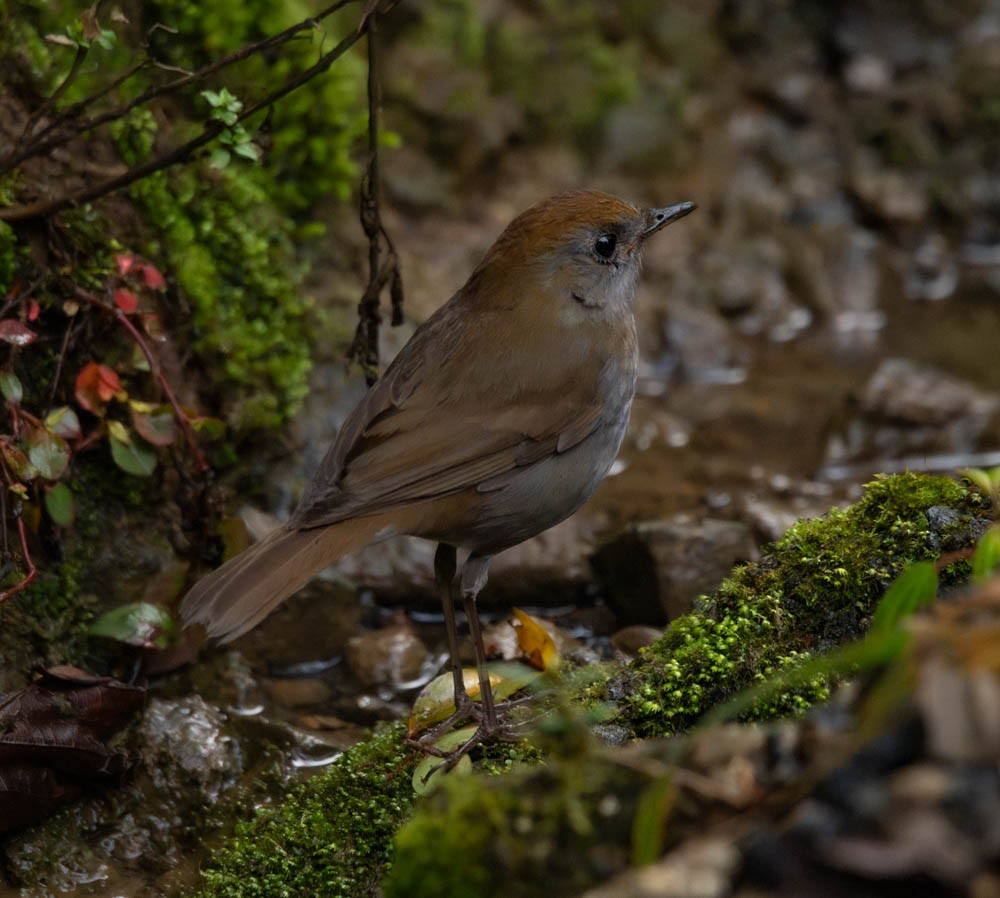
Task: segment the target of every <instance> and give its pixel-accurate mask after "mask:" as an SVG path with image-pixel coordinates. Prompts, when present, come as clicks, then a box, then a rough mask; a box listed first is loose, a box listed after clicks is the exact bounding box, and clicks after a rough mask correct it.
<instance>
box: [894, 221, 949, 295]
mask: <svg viewBox="0 0 1000 898" xmlns="http://www.w3.org/2000/svg"><path fill="white" fill-rule="evenodd" d="M957 286H958V262H957V261H956V259H955V253H954V252H952V250H951V247H950V246H949V245H948V241H947V240H946V239H945V237H944V236H943V235H942V234H938V233H930V234H925V235H924V238H923V239H922V240H921V241H920V243H919V244H918V245H917V248H916V249H915V250H914V251H913V252H912V253H910V254H909V255H908V256H907V259H906V273H905V277H904V279H903V290H904V292H905V293H906V298H907V299H926V300H939V299H947V298H948V297H949V296H951V295H952V294H953V293H954V292H955V288H956V287H957Z"/></svg>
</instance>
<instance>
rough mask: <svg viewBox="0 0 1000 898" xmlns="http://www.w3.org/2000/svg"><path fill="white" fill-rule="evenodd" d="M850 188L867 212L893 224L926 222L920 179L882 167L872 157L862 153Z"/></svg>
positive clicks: (925, 198)
mask: <svg viewBox="0 0 1000 898" xmlns="http://www.w3.org/2000/svg"><path fill="white" fill-rule="evenodd" d="M851 188H852V189H853V191H854V193H855V195H856V196H857V198H858V199H859V200H860V201H861V203H862V204H863V205H864V206H865V207H867V209H868V210H869V211H871V212H873V213H874V214H876V215H878V216H879V217H880V218H882V219H884V220H885V221H887V222H890V223H892V224H911V225H912V224H920V223H922V222H923V221H925V220H926V218H927V212H928V208H929V203H928V199H927V191H926V189H925V187H924V185H923V184H922V183H921V179H920V176H918V175H916V174H908V173H907V172H904V171H901V170H899V169H896V168H885V167H882V166H881V165H880V164H879V162H878V161H877V160H876V158H875V156H874V154H873V153H871V152H870V151H866V150H865V149H862V150H860V151H859V152H858V163H857V165H856V167H855V170H854V173H853V177H852V178H851Z"/></svg>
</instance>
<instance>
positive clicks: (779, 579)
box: [600, 474, 989, 736]
mask: <svg viewBox="0 0 1000 898" xmlns="http://www.w3.org/2000/svg"><path fill="white" fill-rule="evenodd" d="M988 520H989V518H988V502H987V501H986V499H985V498H984V497H983V496H982V495H981V494H979V493H976V492H970V490H969V489H968V488H967V487H966V486H963V485H962V484H960V483H956V482H955V481H954V480H951V479H949V478H946V477H928V476H923V475H918V474H900V475H896V476H892V477H881V478H879V479H877V480H875V481H874V482H873V483H871V484H869V485H868V487H867V489H866V491H865V494H864V496H863V497H862V498H861V500H860V501H858V502H857V503H856V504H855V505H852V506H851V507H849V508H847V509H843V510H839V509H838V510H834V511H831V512H830V513H829V514H828V515H827V516H826V517H823V518H818V519H813V520H803V521H799V522H798V523H797V524H795V525H794V526H793V527H792V528H791V529H789V531H788V532H787V533H786V534H785V535H784V536H783V537H782V538H781V539H780V540H778V542H777V543H775V544H774V545H773V546H772V547H771V549H770V551H769V552H767V553H766V554H765V556H764V557H763V558H762V559H761V560H760V561H759V562H757V563H755V564H751V565H747V566H745V567H743V568H739V569H738V570H736V571H735V572H734V573H733V575H732V576H731V577H729V578H728V579H727V580H725V581H724V582H723V583H722V585H721V586H720V587H719V589H718V591H717V592H715V593H714V594H712V595H710V596H706V597H704V598H703V599H702V600H701V601H700V602H699V604H698V607H697V608H696V610H695V611H694V612H692V613H691V614H688V615H685V616H684V617H681V618H678V619H677V620H676V621H674V622H673V624H672V625H671V626H670V628H669V629H668V630H667V632H666V633H665V634H664V635H663V637H662V638H661V639H660V640H658V641H657V642H656V643H655V644H653V645H652V646H650V647H649V648H647V649H645V650H644V651H643V653H642V657H641V658H640V659H639V660H637V661H636V662H634V663H633V664H632V665H631V666H630V667H629V668H627V669H626V670H625V671H624V672H623V673H622V674H621V675H619V676H618V677H616V678H614V679H613V680H611V681H610V682H609V683H608V684H606V685H605V686H603V687H602V689H601V690H600V697H601V698H610V699H612V700H614V701H616V702H617V704H618V707H619V709H620V715H619V722H620V723H623V724H625V725H626V726H628V727H629V729H630V730H631V731H632V732H634V733H635V734H637V735H643V736H649V735H658V734H665V733H672V732H677V731H679V730H683V729H685V728H687V727H688V726H690V725H691V724H692V723H693V722H694V721H695V720H697V719H698V718H699V717H700V716H701V715H702V714H703V713H705V711H707V710H709V709H711V708H712V707H714V706H716V705H718V704H719V703H721V702H723V701H725V700H726V699H727V698H730V697H731V696H733V695H734V694H735V693H737V692H739V691H740V690H741V689H744V688H746V687H747V686H750V685H752V684H753V683H755V682H759V681H761V680H764V679H766V678H767V677H768V676H770V675H772V674H774V673H776V672H778V671H781V670H783V669H785V668H788V667H790V666H793V665H795V664H796V663H798V662H799V661H800V660H801V658H802V657H803V656H804V655H805V654H807V653H811V652H816V651H821V650H823V649H826V648H829V647H831V646H834V645H838V644H842V643H844V642H849V641H851V640H853V639H855V638H857V637H859V636H860V635H862V634H863V633H864V632H865V631H866V630H867V627H868V623H869V620H870V615H871V613H872V610H873V608H874V606H875V604H876V603H877V601H878V599H879V598H880V597H881V595H882V594H883V593H884V592H885V590H886V588H887V587H888V585H889V584H890V583H891V582H892V580H893V579H895V577H896V576H897V575H898V574H899V573H900V571H902V570H903V568H904V567H906V565H908V564H910V563H911V562H913V561H918V560H921V559H929V558H937V557H938V556H940V555H942V554H943V553H946V552H950V551H954V550H956V549H961V548H964V547H967V546H970V545H972V544H973V543H974V542H975V540H976V539H977V538H978V536H979V535H980V534H981V533H982V532H983V530H984V529H985V528H986V526H987V525H988ZM967 576H968V565H967V564H966V563H965V562H960V563H957V564H954V565H951V566H949V567H947V568H946V569H945V570H944V572H943V574H942V583H944V584H945V585H947V584H949V583H955V582H957V581H959V580H962V579H964V578H965V577H967ZM828 695H829V683H828V682H826V681H825V680H823V679H818V680H816V681H815V682H814V683H812V684H810V685H809V686H808V687H805V688H800V689H797V690H795V691H793V692H789V693H785V694H782V695H780V696H778V697H777V698H776V699H774V700H773V701H771V702H769V703H768V704H767V705H766V706H762V707H759V708H756V709H754V711H753V712H751V716H753V717H774V716H780V715H783V714H788V713H793V712H796V711H800V710H802V709H803V708H805V707H808V706H809V705H811V704H814V703H815V702H818V701H823V700H825V699H826V698H827V697H828Z"/></svg>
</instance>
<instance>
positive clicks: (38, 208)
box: [0, 33, 359, 221]
mask: <svg viewBox="0 0 1000 898" xmlns="http://www.w3.org/2000/svg"><path fill="white" fill-rule="evenodd" d="M358 38H359V35H358V34H356V33H352V34H349V35H348V36H347V37H345V38H344V39H343V40H342V41H341V42H340V43H339V44H337V46H336V47H334V48H333V49H332V50H331V51H330V52H329V53H327V54H326V55H325V56H323V57H321V58H320V60H319V61H318V62H316V63H315V64H314V65H312V66H310V67H309V68H308V69H304V70H303V71H301V72H299V73H298V74H297V75H295V76H294V77H292V78H290V79H289V80H288V81H286V82H285V83H284V84H283V85H282V86H281V87H279V88H278V89H277V90H274V91H272V92H271V93H269V94H267V95H266V96H265V97H263V98H262V99H260V100H258V101H257V102H256V103H253V104H251V105H250V106H247V107H245V108H244V109H243V111H242V112H240V114H239V115H238V116H237V117H236V120H235V121H234V122H233V123H232V124H230V125H224V124H223V123H222V122H219V121H217V120H214V119H213V120H212V121H210V122H208V124H207V125H206V126H205V128H204V130H203V131H202V132H201V134H199V135H198V136H197V137H194V138H192V139H191V140H189V141H188V142H187V143H183V144H181V145H180V146H178V147H174V148H173V149H172V150H168V151H167V152H165V153H161V154H160V155H159V156H157V157H156V158H155V159H150V160H148V161H146V162H143V163H142V164H141V165H136V166H134V167H133V168H130V169H129V170H128V171H126V172H124V173H123V174H121V175H117V176H116V177H114V178H108V179H107V180H106V181H101V182H100V183H99V184H94V185H92V186H90V187H85V188H84V189H83V190H78V191H77V192H76V193H70V194H64V195H63V196H59V197H56V198H55V199H51V200H38V201H37V202H34V203H29V204H28V205H26V206H13V207H9V208H7V209H0V221H25V220H27V219H32V218H44V217H46V216H49V215H52V214H54V213H56V212H61V211H62V210H63V209H68V208H70V207H72V206H80V205H82V204H84V203H89V202H92V201H93V200H96V199H99V198H100V197H102V196H106V195H107V194H109V193H114V192H115V191H116V190H121V189H122V188H123V187H128V185H129V184H132V183H134V182H135V181H138V180H140V179H142V178H145V177H147V176H149V175H151V174H153V172H157V171H161V170H162V169H165V168H169V167H170V166H172V165H176V164H177V163H178V162H182V161H184V160H185V159H187V158H188V157H189V156H190V155H191V154H192V153H194V151H195V150H199V149H201V148H202V147H203V146H205V145H206V144H208V143H210V142H211V141H213V140H214V139H215V138H216V137H218V135H219V134H220V133H222V132H223V131H225V130H226V129H227V128H232V127H234V126H236V125H238V124H240V123H241V122H244V121H246V120H247V119H248V118H250V117H251V116H253V115H256V114H257V113H258V112H260V110H261V109H264V108H265V107H266V106H270V105H271V104H272V103H275V102H277V101H278V100H280V99H281V98H282V97H284V96H287V95H288V94H290V93H292V91H294V90H297V89H298V88H300V87H301V86H302V85H303V84H305V83H307V82H308V81H311V80H312V79H313V78H315V77H316V76H317V75H319V74H320V73H322V72H324V71H326V70H327V69H328V68H329V67H330V66H331V65H332V64H333V63H334V62H336V60H337V59H339V58H340V57H341V56H343V55H344V54H345V53H346V52H347V51H348V50H349V49H350V48H351V47H352V46H354V44H355V43H356V42H357V40H358Z"/></svg>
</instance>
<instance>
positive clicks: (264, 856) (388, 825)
mask: <svg viewBox="0 0 1000 898" xmlns="http://www.w3.org/2000/svg"><path fill="white" fill-rule="evenodd" d="M412 764H413V755H412V753H411V752H410V750H409V749H407V748H406V746H405V744H404V742H403V727H402V725H396V726H392V727H388V728H386V729H385V730H383V731H382V732H381V733H380V734H378V735H376V736H375V737H373V738H372V739H371V740H370V741H368V742H365V743H362V744H361V745H358V746H356V747H355V748H353V749H351V750H350V751H348V752H347V753H346V754H344V755H343V756H342V757H341V758H339V759H338V760H337V761H336V762H335V763H334V764H332V765H331V766H330V767H329V768H327V769H326V770H324V771H323V772H322V773H319V774H317V775H316V776H315V777H314V778H313V779H311V780H309V781H308V782H306V783H304V784H302V785H300V786H298V787H297V788H295V789H294V790H293V791H292V792H291V793H290V794H289V795H287V796H286V797H285V798H284V799H283V800H282V804H281V805H280V806H279V807H276V808H269V809H267V810H264V811H262V812H261V813H260V814H259V815H258V816H257V817H255V818H254V819H253V820H250V821H249V822H245V823H241V824H239V825H238V828H237V832H236V836H235V837H234V838H233V839H232V841H231V842H230V843H228V844H227V845H226V847H225V848H223V849H221V850H219V851H217V852H216V853H215V855H214V856H212V858H211V859H210V860H209V862H208V864H207V865H206V867H205V869H204V870H203V877H204V884H203V887H202V890H201V891H200V892H199V893H198V896H199V898H265V896H267V898H273V896H277V895H281V896H289V898H291V896H296V898H299V896H301V898H364V896H365V895H374V894H376V884H377V882H378V880H379V878H380V877H381V875H382V874H383V873H384V871H385V870H386V868H387V866H388V865H389V863H390V858H391V838H392V834H393V833H394V832H395V830H396V828H397V827H398V826H399V824H400V822H401V821H402V819H403V818H404V816H405V815H406V814H407V813H408V811H409V809H410V805H411V803H412V801H413V798H414V793H413V788H412V786H411V783H410V775H411V773H412ZM443 894H444V893H443Z"/></svg>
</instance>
